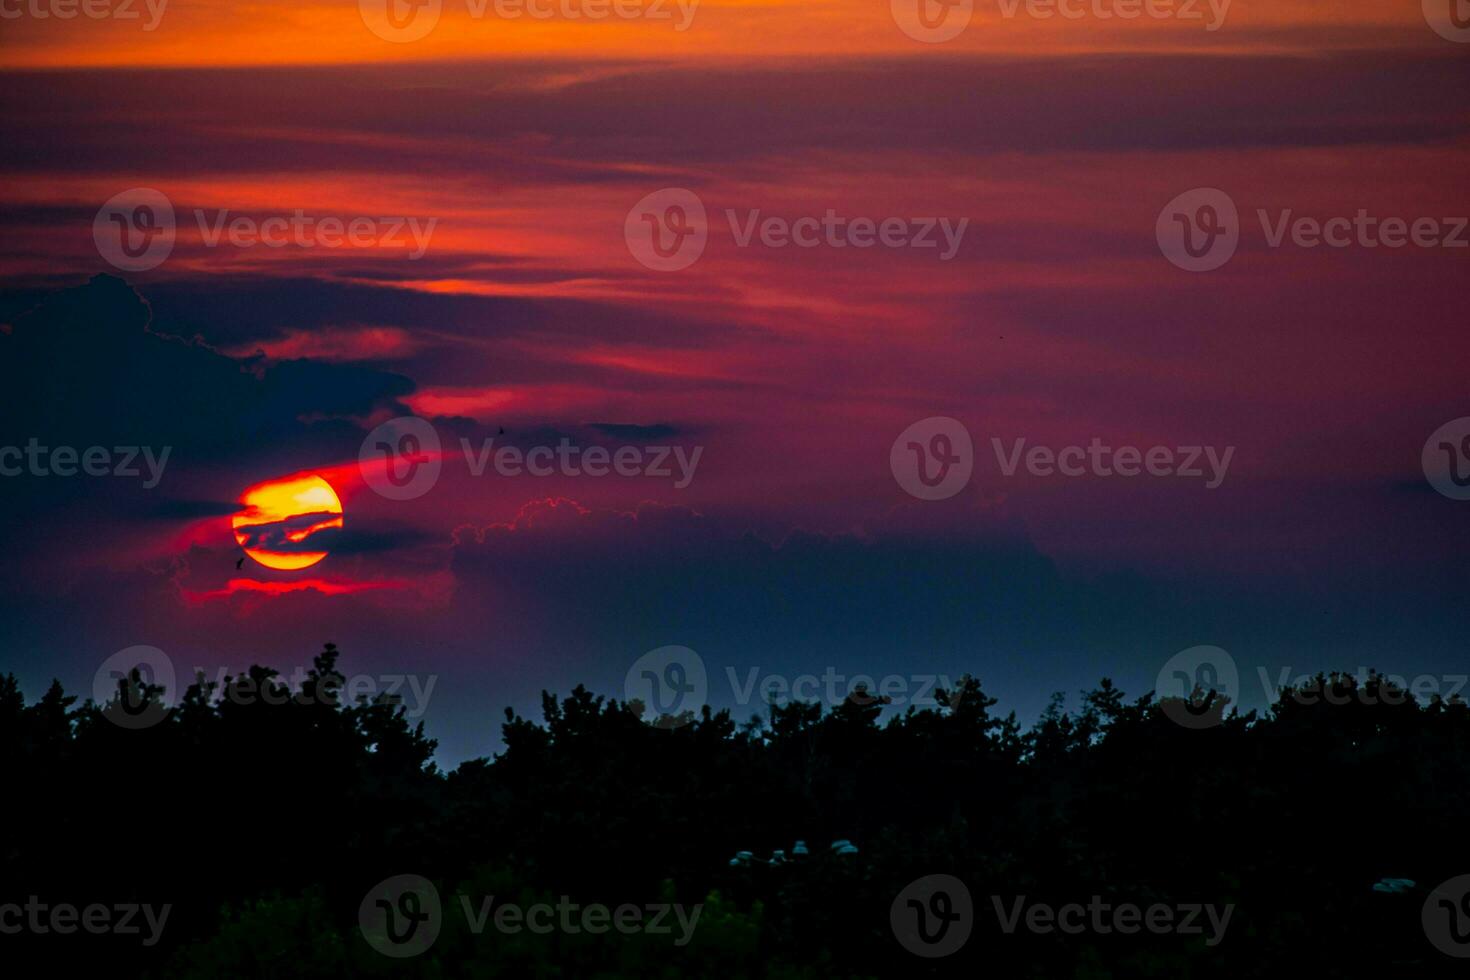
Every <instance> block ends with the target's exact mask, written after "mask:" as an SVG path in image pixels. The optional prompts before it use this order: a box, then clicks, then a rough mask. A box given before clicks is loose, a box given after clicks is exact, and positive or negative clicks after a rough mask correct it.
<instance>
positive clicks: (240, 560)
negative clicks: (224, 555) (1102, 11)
mask: <svg viewBox="0 0 1470 980" xmlns="http://www.w3.org/2000/svg"><path fill="white" fill-rule="evenodd" d="M244 565H245V556H244V555H241V556H240V557H239V558H238V559H236V560H235V571H237V572H238V571H239V570H240V569H241V568H242V567H244Z"/></svg>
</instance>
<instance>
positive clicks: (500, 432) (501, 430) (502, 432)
mask: <svg viewBox="0 0 1470 980" xmlns="http://www.w3.org/2000/svg"><path fill="white" fill-rule="evenodd" d="M496 435H502V436H503V435H505V426H503V425H502V426H501V427H500V431H499V432H497V433H496Z"/></svg>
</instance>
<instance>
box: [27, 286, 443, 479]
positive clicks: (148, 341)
mask: <svg viewBox="0 0 1470 980" xmlns="http://www.w3.org/2000/svg"><path fill="white" fill-rule="evenodd" d="M413 388H414V386H413V383H412V382H410V381H409V380H408V379H407V378H405V377H403V376H401V375H397V374H392V373H388V372H384V371H377V370H372V369H368V368H363V367H359V366H355V365H332V364H321V363H312V362H304V361H289V362H280V363H275V364H270V365H259V364H254V363H252V362H251V361H249V360H240V359H236V358H231V357H227V356H225V355H223V354H221V353H219V352H218V351H216V350H214V349H213V348H211V347H209V346H207V345H206V344H203V343H201V342H197V341H193V340H185V339H182V338H179V337H173V336H163V335H161V334H160V333H159V332H157V331H156V330H155V329H153V327H152V325H151V320H150V313H149V309H148V306H147V304H146V303H145V302H144V301H143V300H142V298H140V297H139V296H138V294H137V293H135V292H134V291H133V290H132V289H131V288H130V287H129V286H128V285H127V284H126V283H124V282H123V281H122V280H120V279H116V278H114V277H111V276H98V277H96V278H94V279H93V280H92V281H91V282H89V283H88V284H87V285H85V286H81V287H77V288H74V289H70V290H66V291H63V292H60V293H57V294H55V295H54V296H53V297H52V298H50V299H49V300H48V301H47V302H45V303H44V304H43V305H41V306H39V307H37V308H36V309H34V310H33V311H31V312H29V313H26V314H23V315H21V316H19V317H17V318H16V323H15V325H14V329H13V330H12V331H11V332H10V333H9V334H7V335H0V389H3V390H4V398H5V401H6V410H5V413H4V418H3V420H0V438H3V440H4V441H5V442H6V443H7V444H23V443H24V442H25V441H26V439H28V438H30V437H33V436H34V437H38V438H41V439H42V440H45V441H49V442H51V443H54V444H60V443H68V444H71V445H79V446H90V445H148V446H171V447H173V453H174V457H175V459H176V460H178V459H180V458H187V459H191V460H199V459H210V458H218V457H221V456H227V455H232V454H238V453H249V452H253V451H254V450H257V449H260V448H262V447H263V446H266V445H269V444H270V443H272V442H273V441H275V440H281V439H286V438H292V437H299V436H302V435H304V434H306V433H307V432H308V431H309V430H311V429H312V427H313V426H312V423H310V422H303V421H302V420H303V419H310V418H313V417H324V416H325V417H330V416H342V415H358V414H363V413H366V412H369V411H371V410H372V409H374V408H375V407H379V406H386V405H392V404H393V403H394V401H395V399H397V398H399V397H402V396H404V395H407V394H409V393H410V392H412V391H413ZM323 429H324V430H330V429H331V426H330V425H325V426H323Z"/></svg>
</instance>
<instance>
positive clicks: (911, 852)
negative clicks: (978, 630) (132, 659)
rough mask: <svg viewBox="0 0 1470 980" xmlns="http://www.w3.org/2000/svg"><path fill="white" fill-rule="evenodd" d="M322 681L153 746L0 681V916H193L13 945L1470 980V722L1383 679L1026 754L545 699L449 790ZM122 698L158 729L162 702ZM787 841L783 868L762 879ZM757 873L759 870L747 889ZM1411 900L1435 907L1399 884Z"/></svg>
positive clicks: (456, 962)
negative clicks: (969, 906) (366, 924)
mask: <svg viewBox="0 0 1470 980" xmlns="http://www.w3.org/2000/svg"><path fill="white" fill-rule="evenodd" d="M315 664H316V669H315V670H314V671H313V672H312V674H311V675H310V677H309V678H308V680H307V681H306V686H305V688H304V689H303V692H302V693H304V694H306V695H307V696H306V697H301V698H298V699H295V700H292V699H289V698H277V699H273V700H282V701H284V703H281V704H270V703H267V700H266V699H262V698H252V699H249V701H250V703H237V700H232V699H231V698H229V697H224V698H221V696H220V695H221V693H223V692H220V691H215V690H211V689H209V686H206V687H204V688H203V689H201V687H199V686H196V687H193V688H190V689H189V690H188V691H186V692H184V694H183V695H182V697H181V698H178V699H177V700H175V699H174V698H173V697H172V695H173V692H169V695H170V697H169V701H170V702H171V703H173V704H174V707H173V710H172V711H171V712H170V713H169V714H168V715H167V717H166V718H164V719H163V720H162V721H161V722H159V723H158V724H155V725H153V726H151V727H147V728H142V729H138V730H129V729H126V728H124V727H120V726H119V725H116V724H113V723H112V722H111V721H110V720H109V719H108V718H107V717H105V710H117V706H114V707H113V708H110V709H105V710H104V708H103V707H101V706H97V705H94V704H91V703H83V704H80V705H79V704H78V703H77V699H76V698H73V697H70V696H67V695H65V694H64V692H63V691H62V690H61V689H60V688H59V687H57V686H54V685H53V687H52V689H51V690H49V691H47V692H46V694H45V695H44V696H43V697H42V698H41V699H40V700H39V701H37V702H35V703H32V704H26V703H25V702H24V699H23V697H22V694H21V692H20V691H19V690H18V689H17V686H16V684H15V681H14V679H13V678H7V679H0V765H3V766H4V773H5V797H4V805H3V818H0V819H3V837H0V849H3V851H0V853H3V866H0V903H4V902H15V903H20V904H24V903H25V902H26V901H27V900H28V898H29V897H30V896H38V897H39V898H40V900H41V901H43V902H47V903H49V904H53V905H54V904H56V903H72V904H75V905H76V906H78V907H85V906H88V905H92V904H97V903H100V904H104V905H108V906H116V905H119V904H127V903H151V904H152V905H154V906H155V907H156V906H160V905H162V904H165V903H168V904H171V906H172V910H171V912H170V914H169V917H168V920H167V924H166V927H165V928H164V929H163V930H162V933H161V938H160V939H159V941H158V942H157V943H156V944H155V945H153V946H150V947H145V946H144V944H143V942H142V939H141V937H140V936H138V935H132V936H128V935H116V934H102V935H92V934H89V933H87V932H85V931H83V930H77V931H75V932H73V933H71V934H67V935H58V934H56V933H55V932H54V931H53V932H50V933H48V934H46V935H36V934H35V933H34V932H31V931H22V932H21V933H19V934H13V935H12V934H6V935H0V954H3V956H4V959H5V960H7V961H9V962H10V965H12V966H13V965H17V964H18V963H19V962H22V961H25V960H30V961H31V962H33V963H36V964H51V965H52V967H53V968H52V969H49V970H48V975H49V974H52V973H54V974H56V975H68V976H69V975H83V974H82V973H81V972H80V970H81V969H89V968H90V969H106V970H108V971H109V974H108V975H110V976H115V977H156V978H184V980H193V978H200V980H202V978H215V977H228V978H255V977H260V978H271V980H292V978H314V977H331V978H349V977H350V978H372V977H390V976H395V977H412V978H444V980H453V978H478V977H568V978H584V977H671V978H672V977H720V978H739V977H759V976H766V977H782V978H804V977H869V976H872V977H907V976H928V975H964V976H979V977H985V976H994V977H1005V978H1016V980H1021V978H1033V977H1034V978H1047V980H1062V978H1112V977H1116V978H1141V977H1169V978H1213V977H1220V978H1226V977H1228V978H1231V980H1239V978H1242V977H1273V978H1274V977H1312V978H1318V977H1337V976H1343V977H1347V976H1386V977H1404V978H1418V977H1438V976H1446V977H1448V976H1460V975H1466V974H1470V969H1466V964H1467V963H1470V960H1463V959H1462V960H1455V959H1452V958H1450V957H1448V956H1446V955H1445V954H1443V953H1441V952H1439V951H1438V950H1437V949H1436V948H1435V947H1434V946H1432V945H1431V944H1430V943H1429V941H1428V940H1427V939H1426V934H1425V930H1424V927H1423V925H1422V924H1421V908H1422V907H1423V906H1424V903H1425V900H1426V897H1427V895H1428V894H1429V889H1431V888H1433V887H1434V886H1435V885H1437V884H1438V883H1440V882H1442V881H1444V880H1446V879H1449V878H1452V877H1454V876H1457V875H1461V874H1466V873H1470V833H1467V832H1466V817H1467V814H1470V711H1467V709H1466V706H1465V705H1464V704H1462V703H1445V702H1442V701H1439V700H1435V701H1432V702H1431V703H1428V704H1419V703H1415V702H1414V700H1413V699H1411V698H1409V697H1408V696H1407V695H1403V696H1401V697H1400V696H1385V695H1386V694H1387V695H1395V694H1396V692H1393V691H1391V690H1386V689H1385V688H1384V686H1383V684H1384V682H1383V681H1382V680H1381V679H1378V678H1373V679H1370V680H1369V681H1368V682H1366V683H1364V684H1362V685H1360V684H1359V682H1358V681H1355V680H1354V679H1353V678H1351V677H1329V678H1325V679H1323V683H1324V684H1325V685H1327V687H1328V688H1329V689H1330V690H1332V691H1335V692H1336V694H1337V695H1338V697H1336V698H1335V699H1333V700H1336V701H1338V702H1341V703H1336V704H1333V703H1328V701H1327V700H1325V699H1322V698H1318V697H1311V698H1304V697H1300V696H1299V695H1300V692H1299V691H1297V692H1292V691H1289V692H1286V693H1285V694H1284V695H1283V697H1282V699H1281V700H1280V702H1279V703H1278V705H1277V706H1276V707H1275V708H1274V709H1273V710H1272V711H1271V712H1270V713H1269V714H1268V715H1266V716H1264V717H1256V716H1255V715H1246V716H1235V715H1232V716H1230V717H1227V718H1225V719H1224V720H1223V722H1222V723H1221V724H1219V725H1217V726H1215V727H1210V728H1206V729H1203V730H1190V729H1188V728H1185V727H1182V726H1180V725H1177V724H1175V723H1174V722H1173V721H1171V720H1170V719H1169V718H1168V717H1165V715H1164V713H1163V712H1162V711H1161V710H1160V706H1159V705H1158V704H1156V703H1154V702H1153V701H1152V699H1151V697H1144V698H1141V699H1139V700H1127V699H1125V698H1124V696H1123V694H1122V693H1121V692H1120V691H1118V690H1116V689H1114V688H1113V687H1112V686H1111V685H1110V684H1109V683H1108V682H1107V681H1103V682H1102V685H1101V686H1100V687H1099V688H1098V689H1096V690H1094V691H1091V692H1089V693H1087V694H1086V695H1084V696H1083V698H1082V701H1081V703H1080V706H1079V707H1078V708H1076V709H1075V710H1072V711H1067V710H1064V708H1063V707H1062V706H1061V705H1060V704H1057V705H1054V707H1053V710H1052V711H1050V712H1049V713H1048V714H1047V715H1046V716H1045V717H1044V718H1042V719H1041V720H1040V721H1039V722H1038V723H1037V724H1036V725H1035V726H1034V727H1032V728H1031V729H1029V730H1022V729H1021V728H1020V727H1018V726H1017V724H1016V723H1015V721H1014V719H1008V718H1001V717H996V716H995V715H993V714H992V713H991V708H992V706H993V704H994V702H993V701H992V700H991V699H989V698H987V697H985V695H984V694H983V693H982V691H981V688H980V686H979V684H978V683H977V682H975V681H973V680H968V679H967V680H965V681H964V682H963V683H962V684H961V685H960V687H959V689H958V690H955V691H949V692H944V694H943V696H942V699H941V701H942V704H943V707H941V708H939V709H936V710H922V711H913V710H910V711H908V712H907V713H904V714H900V715H897V716H896V717H894V718H892V719H891V720H888V721H885V722H884V723H882V724H879V723H878V716H879V714H880V708H879V707H878V706H877V705H859V704H855V703H851V702H848V703H844V704H842V705H841V706H840V707H838V708H836V709H835V710H827V711H824V710H822V709H821V708H820V707H818V706H806V705H802V704H792V705H789V706H785V707H774V708H773V709H772V710H770V711H769V712H768V713H767V715H766V717H765V718H764V719H763V721H762V722H761V723H739V722H737V721H736V720H734V719H732V718H730V717H728V716H727V715H725V714H723V713H719V714H713V715H711V714H709V713H708V712H706V713H705V715H704V716H703V717H700V718H697V719H694V720H693V721H692V722H691V723H689V724H685V725H682V726H679V727H673V728H659V727H655V726H653V725H649V724H646V723H644V722H643V721H641V720H640V718H639V716H638V714H636V713H635V711H636V707H635V709H634V710H630V709H629V707H628V706H627V705H624V704H622V703H620V702H616V701H612V700H605V699H604V698H602V697H598V696H595V695H593V694H591V693H590V692H588V691H585V690H583V689H581V688H578V689H576V690H575V691H573V692H572V693H571V696H570V697H566V698H564V699H558V698H556V697H553V696H551V695H546V696H544V699H543V713H544V717H543V719H542V720H541V721H540V722H536V721H531V720H527V719H524V718H520V717H516V716H514V715H513V714H512V713H510V712H509V711H507V713H506V721H505V725H504V729H503V730H504V751H503V752H502V753H501V754H499V755H498V756H496V757H495V758H494V759H491V760H476V761H473V762H469V763H465V764H464V765H462V766H460V767H459V768H458V769H457V770H455V771H454V772H452V773H444V772H441V771H439V770H438V769H436V767H435V766H434V765H432V764H431V762H430V758H431V755H432V753H433V749H434V742H433V741H432V740H431V739H429V738H428V737H426V735H425V734H424V732H423V730H422V726H419V727H412V726H411V725H410V724H409V723H408V722H407V721H406V720H405V718H404V717H403V713H402V709H401V708H397V707H395V706H394V705H392V704H388V703H376V704H357V705H340V704H337V703H335V700H334V698H333V697H332V696H331V695H330V693H329V691H330V688H331V687H332V686H333V685H334V684H337V683H340V678H341V675H340V674H339V673H338V672H337V654H336V651H335V650H334V649H332V648H331V647H328V649H327V650H326V652H324V653H323V654H321V655H320V656H319V657H317V658H316V661H315ZM272 676H273V675H272V672H271V671H268V670H265V669H263V668H255V669H253V670H252V671H251V672H250V677H249V678H245V679H242V678H234V679H231V680H230V681H229V682H228V683H231V684H240V683H245V684H252V683H253V684H256V685H260V684H267V685H269V684H272V683H275V682H273V681H272V680H271V678H272ZM282 693H284V692H282ZM124 694H125V695H126V697H127V698H128V699H130V702H131V709H132V710H134V711H136V710H138V708H139V704H140V703H141V704H143V705H145V706H146V703H147V702H149V701H151V700H157V699H158V698H159V694H160V692H159V691H157V690H156V689H151V688H148V687H147V685H140V684H136V683H135V684H134V685H133V687H132V689H130V690H126V691H125V692H124ZM797 840H803V841H805V842H806V844H807V848H808V849H809V851H810V853H809V854H808V855H805V856H801V855H795V854H793V853H792V851H793V849H794V844H795V842H796V841H797ZM836 840H848V841H851V842H852V845H853V847H855V848H856V849H857V852H856V853H851V852H850V851H851V849H849V853H845V854H839V853H836V852H834V851H833V849H832V848H831V847H830V843H831V842H832V841H836ZM776 849H783V850H785V851H786V852H787V858H788V859H787V860H786V861H785V862H784V863H777V864H774V865H772V864H767V863H766V861H765V859H768V858H769V857H770V856H771V853H772V851H773V850H776ZM738 851H750V852H753V858H752V859H751V860H748V861H740V862H737V863H735V864H732V863H731V862H732V858H733V857H734V855H735V854H736V852H738ZM405 873H411V874H417V875H422V876H424V877H425V878H427V879H429V880H431V881H432V882H433V883H434V884H435V886H436V888H437V891H438V893H439V894H440V895H441V896H442V898H443V902H444V907H445V910H446V911H445V917H444V925H443V929H442V932H441V933H440V935H439V936H438V939H437V941H436V942H434V944H433V945H432V947H430V948H429V949H427V950H426V951H425V952H423V953H422V954H421V955H418V956H415V957H412V958H406V959H394V958H390V957H387V956H384V955H382V954H380V953H379V952H376V951H375V950H374V949H373V948H371V947H370V946H369V944H368V942H367V941H366V940H365V939H364V936H363V934H362V932H361V930H360V928H359V919H358V911H359V905H360V904H361V903H362V902H363V899H364V896H365V895H367V893H368V891H369V890H370V889H371V888H373V886H374V885H375V884H377V883H378V882H380V881H381V880H383V879H385V878H388V877H390V876H393V875H399V874H405ZM937 873H942V874H949V875H953V876H955V877H956V878H958V879H960V880H961V881H963V882H964V883H965V884H966V885H967V887H968V889H969V891H970V894H971V896H972V897H973V902H974V906H975V924H974V931H973V933H972V934H971V936H970V938H969V941H968V942H967V943H966V944H965V945H964V946H963V948H961V949H960V950H959V951H958V952H956V953H954V954H953V955H951V956H948V957H946V958H943V959H934V960H931V959H922V958H919V957H917V956H915V955H913V954H912V953H910V952H908V951H907V950H905V949H904V948H903V947H902V946H900V945H899V943H898V942H897V941H896V940H895V938H894V932H893V929H892V927H891V925H890V919H889V913H890V905H891V904H892V903H893V901H894V898H895V896H897V895H898V894H899V892H900V891H901V890H903V889H904V887H905V886H906V885H908V884H909V883H910V882H911V881H913V880H914V879H916V878H918V877H921V876H924V875H929V874H937ZM1385 878H1402V879H1408V880H1412V881H1413V882H1415V884H1414V885H1413V886H1412V887H1409V886H1405V888H1404V890H1403V891H1402V893H1400V894H1389V893H1386V892H1383V891H1381V890H1380V891H1375V890H1374V889H1373V887H1372V886H1373V885H1374V883H1375V882H1378V881H1380V879H1385ZM461 894H463V895H467V896H473V900H474V901H475V902H476V903H478V902H479V901H480V900H481V899H482V898H484V897H488V896H492V895H493V896H495V899H496V901H497V902H515V903H518V904H520V905H523V906H525V905H530V904H533V903H536V902H547V903H550V904H552V905H555V904H556V902H557V901H558V900H559V899H560V897H561V896H569V897H570V898H571V899H572V900H573V901H577V902H579V903H582V904H584V905H585V904H588V903H593V902H600V903H604V904H606V905H608V906H610V907H616V906H618V905H621V904H624V903H634V904H639V905H646V904H648V903H658V902H676V903H681V904H683V905H685V906H693V905H695V904H701V903H702V912H701V914H700V918H699V920H698V924H697V927H696V928H695V929H694V932H693V936H692V939H691V940H690V941H689V942H687V943H686V944H685V945H682V946H676V945H675V944H674V941H673V939H674V937H676V936H677V930H676V932H675V933H674V936H668V935H664V936H654V935H649V934H642V933H640V934H627V935H625V934H620V933H618V932H616V931H610V932H608V933H605V934H600V935H592V934H588V933H586V932H575V933H569V932H566V931H562V930H557V931H552V932H550V933H549V934H544V935H543V934H532V933H530V932H528V931H526V930H524V929H522V930H520V931H518V932H515V933H513V934H512V933H508V932H503V931H498V930H496V929H495V928H494V927H493V926H491V927H490V928H488V929H486V930H485V931H484V932H483V933H482V934H479V935H475V934H473V933H472V932H471V931H470V930H469V929H468V928H466V926H465V924H464V920H463V917H462V916H461V914H460V910H459V902H458V899H457V898H456V896H458V895H461ZM991 896H1000V897H1001V899H1002V901H1003V903H1004V904H1005V906H1006V907H1007V908H1008V909H1009V907H1010V906H1011V905H1012V903H1013V902H1014V900H1015V899H1016V898H1017V897H1018V896H1026V901H1027V902H1028V903H1033V902H1046V903H1051V904H1054V905H1063V904H1065V903H1068V902H1080V903H1082V904H1087V903H1088V902H1090V901H1092V900H1093V897H1094V896H1100V897H1101V899H1102V900H1103V901H1105V902H1110V903H1135V904H1137V905H1140V906H1148V905H1150V904H1152V903H1160V902H1162V903H1170V904H1173V905H1176V906H1177V905H1184V904H1189V903H1201V904H1214V905H1217V906H1224V905H1227V904H1229V905H1231V906H1233V907H1234V912H1233V916H1232V918H1231V921H1230V924H1229V929H1228V931H1227V932H1226V934H1225V935H1224V937H1223V939H1222V941H1220V942H1218V943H1217V944H1216V945H1214V946H1209V945H1207V944H1206V941H1205V940H1206V937H1204V936H1200V935H1189V936H1184V935H1151V934H1147V933H1142V934H1138V935H1120V934H1117V933H1112V934H1107V935H1101V934H1097V933H1083V934H1080V935H1063V934H1060V933H1058V932H1055V931H1053V932H1050V933H1037V932H1031V931H1028V930H1027V929H1026V928H1025V927H1024V925H1023V926H1022V927H1021V928H1018V929H1016V930H1015V931H1014V932H1012V933H1007V932H1005V931H1004V930H1003V929H1002V927H1001V925H1000V924H999V922H998V919H997V915H996V914H995V912H994V910H993V907H992V898H991ZM144 932H145V933H146V928H145V929H144ZM35 957H39V959H35ZM6 972H7V973H9V974H10V975H13V976H20V975H41V974H40V972H39V971H38V970H37V969H36V968H35V967H31V968H27V969H22V970H20V971H19V972H15V973H12V972H11V971H10V970H8V969H7V971H6Z"/></svg>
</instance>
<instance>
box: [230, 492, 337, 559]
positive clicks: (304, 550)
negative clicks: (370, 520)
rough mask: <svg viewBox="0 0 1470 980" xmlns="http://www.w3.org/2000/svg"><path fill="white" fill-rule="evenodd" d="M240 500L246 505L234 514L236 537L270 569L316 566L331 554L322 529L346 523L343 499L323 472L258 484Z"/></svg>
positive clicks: (246, 552) (232, 525)
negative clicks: (344, 521) (325, 544)
mask: <svg viewBox="0 0 1470 980" xmlns="http://www.w3.org/2000/svg"><path fill="white" fill-rule="evenodd" d="M240 503H241V504H242V505H243V508H244V509H243V510H241V511H239V512H238V513H236V514H235V516H234V517H232V518H231V519H230V526H231V527H232V528H234V531H235V540H236V541H238V542H239V543H240V547H241V548H244V549H245V554H247V555H249V556H250V557H251V558H253V559H255V560H256V561H258V562H260V564H262V565H264V566H265V567H266V568H279V569H284V570H287V571H291V570H294V569H298V568H309V567H311V566H312V565H315V564H316V563H317V562H319V561H321V560H322V559H323V558H325V557H327V552H326V551H325V550H324V547H325V546H324V542H323V538H324V535H323V534H322V532H324V531H328V530H333V529H339V528H341V527H342V501H340V500H338V499H337V492H336V491H335V490H333V489H332V485H331V484H330V483H328V482H327V481H326V480H323V479H322V478H321V477H319V476H303V477H292V478H290V479H285V480H268V481H266V482H265V483H259V484H256V485H255V486H253V487H251V488H250V489H248V490H246V491H245V493H244V495H243V496H242V497H241V498H240ZM325 537H327V538H330V535H326V536H325ZM313 539H315V540H313Z"/></svg>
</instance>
